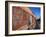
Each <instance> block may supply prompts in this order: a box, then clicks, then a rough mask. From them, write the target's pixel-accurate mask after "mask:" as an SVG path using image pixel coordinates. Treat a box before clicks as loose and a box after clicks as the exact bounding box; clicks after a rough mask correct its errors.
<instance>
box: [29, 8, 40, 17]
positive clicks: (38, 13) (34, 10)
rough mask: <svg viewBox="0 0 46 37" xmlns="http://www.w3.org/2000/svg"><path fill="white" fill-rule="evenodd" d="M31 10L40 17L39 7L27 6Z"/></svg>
mask: <svg viewBox="0 0 46 37" xmlns="http://www.w3.org/2000/svg"><path fill="white" fill-rule="evenodd" d="M29 8H30V9H31V10H32V12H33V13H34V14H35V15H36V16H37V17H40V7H29Z"/></svg>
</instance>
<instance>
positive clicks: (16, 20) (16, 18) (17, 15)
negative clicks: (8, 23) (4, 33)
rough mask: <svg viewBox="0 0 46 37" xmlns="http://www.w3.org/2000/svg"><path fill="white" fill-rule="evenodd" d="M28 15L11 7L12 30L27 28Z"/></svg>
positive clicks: (17, 8)
mask: <svg viewBox="0 0 46 37" xmlns="http://www.w3.org/2000/svg"><path fill="white" fill-rule="evenodd" d="M28 19H29V16H28V14H27V13H26V12H25V11H23V10H22V9H21V8H20V7H12V30H17V29H19V28H20V27H22V26H24V25H27V26H28V21H29V20H28Z"/></svg>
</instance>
